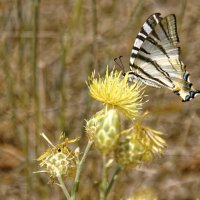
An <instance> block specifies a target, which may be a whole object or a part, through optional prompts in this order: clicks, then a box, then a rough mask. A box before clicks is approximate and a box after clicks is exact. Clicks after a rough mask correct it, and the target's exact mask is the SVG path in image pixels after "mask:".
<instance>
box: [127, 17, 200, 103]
mask: <svg viewBox="0 0 200 200" xmlns="http://www.w3.org/2000/svg"><path fill="white" fill-rule="evenodd" d="M178 43H179V38H178V34H177V26H176V16H175V15H174V14H170V15H167V16H166V17H164V18H162V17H161V14H160V13H155V14H152V15H151V16H150V17H149V18H148V19H147V20H146V22H145V23H144V24H143V26H142V28H141V30H140V32H139V34H138V35H137V37H136V39H135V42H134V45H133V48H132V52H131V57H130V71H129V72H127V73H128V79H129V81H131V82H135V81H139V82H142V83H144V84H146V85H149V86H152V87H157V88H160V87H162V86H164V87H167V88H169V89H170V90H172V91H173V92H174V93H175V94H177V95H179V96H180V97H181V98H182V101H183V102H186V101H189V100H191V99H193V98H194V97H195V96H196V95H198V94H199V93H200V91H199V90H196V89H194V88H193V86H192V83H191V82H190V80H189V73H188V72H187V71H186V66H185V65H184V63H183V62H182V61H181V60H180V58H179V56H180V47H179V46H178Z"/></svg>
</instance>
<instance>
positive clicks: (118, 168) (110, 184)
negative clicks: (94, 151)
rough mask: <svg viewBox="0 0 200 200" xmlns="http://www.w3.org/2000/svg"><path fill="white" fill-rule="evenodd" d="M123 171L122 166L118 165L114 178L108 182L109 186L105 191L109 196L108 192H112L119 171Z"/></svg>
mask: <svg viewBox="0 0 200 200" xmlns="http://www.w3.org/2000/svg"><path fill="white" fill-rule="evenodd" d="M121 171H122V168H121V167H120V166H117V167H116V169H115V172H114V173H113V175H112V178H111V180H110V182H109V184H108V187H107V188H106V191H105V195H106V196H107V195H108V193H109V192H110V190H111V188H112V186H113V184H114V182H115V181H116V179H117V178H118V175H119V173H120V172H121Z"/></svg>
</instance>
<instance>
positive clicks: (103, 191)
mask: <svg viewBox="0 0 200 200" xmlns="http://www.w3.org/2000/svg"><path fill="white" fill-rule="evenodd" d="M102 160H103V169H102V178H101V185H100V200H106V190H107V186H108V180H107V179H108V171H107V169H108V168H107V166H106V163H107V158H106V155H103V157H102Z"/></svg>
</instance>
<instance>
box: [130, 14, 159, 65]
mask: <svg viewBox="0 0 200 200" xmlns="http://www.w3.org/2000/svg"><path fill="white" fill-rule="evenodd" d="M160 15H161V14H160V13H155V14H153V15H151V16H150V17H149V18H148V19H147V20H146V22H145V23H144V24H143V26H142V28H141V30H140V32H139V33H138V35H137V37H136V40H135V42H134V45H133V48H132V55H131V58H130V65H131V64H133V62H134V58H135V57H136V55H137V53H138V49H140V48H141V46H142V44H143V42H144V41H145V40H146V38H147V37H148V36H149V34H150V33H151V32H152V31H153V30H154V27H155V26H156V24H157V23H159V22H160V21H161V19H162V18H161V17H160Z"/></svg>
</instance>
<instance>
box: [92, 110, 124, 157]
mask: <svg viewBox="0 0 200 200" xmlns="http://www.w3.org/2000/svg"><path fill="white" fill-rule="evenodd" d="M92 122H93V126H92V125H91V124H92ZM89 125H90V126H89ZM88 127H93V130H95V132H93V137H92V140H93V141H94V143H95V146H96V147H97V148H98V149H99V150H100V151H101V152H102V153H104V154H107V153H110V152H111V151H112V150H113V149H114V148H115V146H116V144H117V142H118V138H119V133H120V120H119V116H118V113H117V111H116V110H115V109H110V110H108V111H104V112H100V113H99V115H96V116H95V117H94V118H93V119H92V121H90V123H88ZM90 130H92V128H90ZM90 138H91V137H90Z"/></svg>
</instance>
